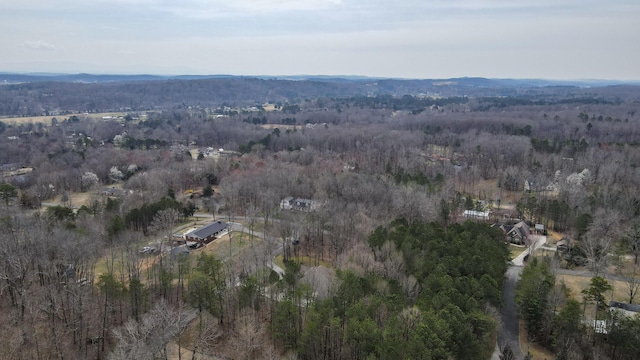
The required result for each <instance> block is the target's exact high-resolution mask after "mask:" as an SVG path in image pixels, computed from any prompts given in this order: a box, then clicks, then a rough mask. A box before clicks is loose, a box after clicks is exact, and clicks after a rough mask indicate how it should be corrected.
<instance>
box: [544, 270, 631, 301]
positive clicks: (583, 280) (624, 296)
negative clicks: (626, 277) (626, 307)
mask: <svg viewBox="0 0 640 360" xmlns="http://www.w3.org/2000/svg"><path fill="white" fill-rule="evenodd" d="M607 281H609V284H611V286H613V293H612V292H611V291H610V292H607V293H606V294H605V295H606V299H607V301H609V300H613V301H620V302H626V301H627V300H629V294H628V288H627V284H626V282H624V281H617V280H607ZM556 283H558V284H560V283H564V284H565V286H566V287H567V288H568V289H569V290H570V291H571V296H572V297H573V298H574V299H576V300H578V301H579V302H582V301H583V296H582V290H585V289H588V288H589V284H590V283H591V278H590V277H588V276H574V275H557V276H556Z"/></svg>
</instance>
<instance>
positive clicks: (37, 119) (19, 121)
mask: <svg viewBox="0 0 640 360" xmlns="http://www.w3.org/2000/svg"><path fill="white" fill-rule="evenodd" d="M125 115H126V113H121V112H113V113H97V114H89V115H85V114H69V115H56V116H13V117H0V121H2V122H3V123H5V124H7V125H13V124H15V125H23V124H44V125H51V120H52V119H53V118H55V119H56V120H58V122H60V121H63V120H65V119H68V118H70V117H71V116H77V117H79V118H80V119H85V118H86V119H94V120H95V119H102V118H103V117H106V116H111V117H114V118H116V117H118V116H125Z"/></svg>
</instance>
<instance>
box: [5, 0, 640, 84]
mask: <svg viewBox="0 0 640 360" xmlns="http://www.w3.org/2000/svg"><path fill="white" fill-rule="evenodd" d="M0 9H1V10H0V49H1V50H0V72H21V73H31V72H55V73H93V74H158V75H179V74H193V75H213V74H231V75H247V76H251V75H274V76H286V75H362V76H372V77H394V78H419V79H425V78H451V77H464V76H469V77H472V76H473V77H475V76H478V77H489V78H519V79H525V78H526V79H531V78H540V79H558V80H577V79H606V80H640V1H639V0H384V1H383V0H0Z"/></svg>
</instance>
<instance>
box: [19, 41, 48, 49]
mask: <svg viewBox="0 0 640 360" xmlns="http://www.w3.org/2000/svg"><path fill="white" fill-rule="evenodd" d="M22 46H23V47H26V48H29V49H34V50H55V49H56V47H55V46H54V45H53V44H50V43H48V42H46V41H44V40H35V41H25V42H23V43H22Z"/></svg>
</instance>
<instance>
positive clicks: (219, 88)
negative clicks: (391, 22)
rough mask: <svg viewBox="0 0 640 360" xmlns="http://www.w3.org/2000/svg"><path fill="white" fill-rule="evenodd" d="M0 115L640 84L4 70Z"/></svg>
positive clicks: (599, 93) (559, 92) (614, 92)
mask: <svg viewBox="0 0 640 360" xmlns="http://www.w3.org/2000/svg"><path fill="white" fill-rule="evenodd" d="M0 84H4V85H3V86H0V115H12V116H13V115H16V116H34V115H40V114H43V113H46V112H50V111H55V112H59V111H68V112H85V111H87V112H100V111H112V110H133V111H135V110H150V109H157V108H171V107H174V106H178V105H185V104H186V105H193V106H203V107H217V106H220V105H223V104H225V105H242V104H263V103H266V102H274V103H278V102H279V103H286V102H298V101H303V100H306V99H316V98H320V97H327V98H344V97H354V96H383V95H384V96H404V95H414V96H430V97H461V96H462V97H527V98H548V97H569V98H572V97H585V96H588V97H591V98H593V97H596V98H597V97H601V98H606V99H609V100H612V99H614V100H615V99H621V98H622V99H633V100H636V99H640V95H638V89H640V87H638V86H636V85H634V83H629V84H626V85H623V86H621V83H620V82H615V81H613V82H606V81H548V80H535V79H532V80H517V79H486V78H473V77H467V78H452V79H422V80H420V79H381V78H368V77H358V76H344V77H334V76H307V75H299V76H282V77H274V76H259V77H243V76H232V75H210V76H204V75H178V76H158V75H92V74H11V73H0Z"/></svg>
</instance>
